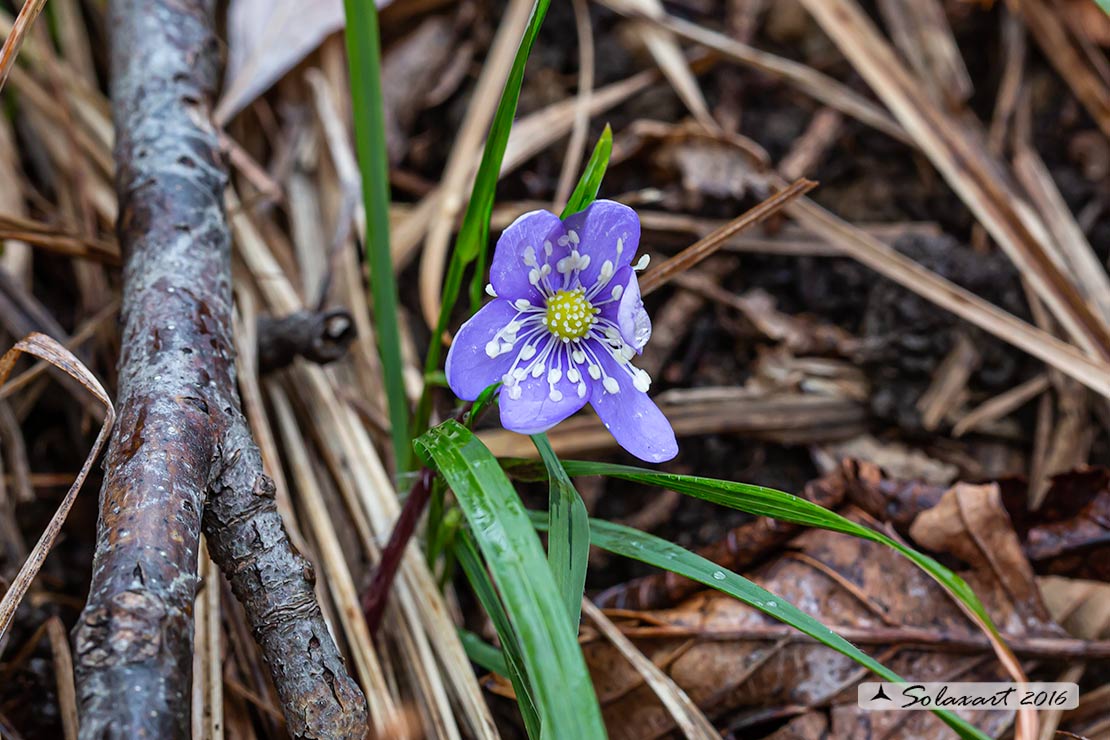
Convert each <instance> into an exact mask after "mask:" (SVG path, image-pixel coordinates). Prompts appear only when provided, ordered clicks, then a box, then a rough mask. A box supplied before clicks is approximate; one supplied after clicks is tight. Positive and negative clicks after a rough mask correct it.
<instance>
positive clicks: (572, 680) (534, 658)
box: [416, 420, 605, 740]
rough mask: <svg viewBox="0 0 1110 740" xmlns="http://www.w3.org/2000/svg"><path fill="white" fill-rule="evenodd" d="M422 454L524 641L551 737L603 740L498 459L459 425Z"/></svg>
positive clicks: (573, 641) (587, 683) (447, 428)
mask: <svg viewBox="0 0 1110 740" xmlns="http://www.w3.org/2000/svg"><path fill="white" fill-rule="evenodd" d="M416 446H417V447H418V449H419V450H420V452H421V453H422V456H423V457H425V458H426V459H430V460H432V461H433V463H434V465H435V467H436V468H437V469H438V470H439V473H440V474H441V475H442V476H443V477H444V479H445V480H446V481H447V483H448V485H449V486H450V487H451V490H453V491H454V493H455V498H456V500H457V501H458V503H459V507H460V508H461V509H462V510H463V513H464V514H465V515H466V519H467V521H468V522H469V524H470V527H471V532H472V534H473V537H474V540H475V541H476V542H477V545H478V547H479V548H480V549H481V551H482V555H483V556H485V560H486V563H487V565H488V566H489V570H490V573H491V575H492V576H493V582H494V583H495V584H496V585H497V590H498V592H499V593H500V595H501V599H502V601H503V603H504V605H505V611H506V613H507V614H508V619H509V622H510V624H511V625H512V628H513V631H514V632H515V634H516V635H517V637H518V639H519V641H520V651H521V657H522V660H523V662H524V668H525V671H526V673H527V676H528V679H529V685H530V686H531V688H532V695H533V697H534V699H535V701H536V709H537V710H538V712H539V715H540V720H541V726H542V728H543V732H544V735H545V737H551V738H575V740H587V739H588V738H604V737H605V726H604V724H603V723H602V720H601V709H600V707H599V706H598V703H597V697H596V696H595V695H594V690H593V683H592V682H591V680H590V674H589V672H588V671H587V670H586V662H585V660H584V659H583V657H582V651H581V649H580V648H579V646H578V639H577V638H578V635H577V632H576V631H575V630H572V629H570V625H569V624H568V622H567V617H566V608H565V607H564V605H563V602H562V599H561V598H560V596H559V591H558V589H557V588H556V586H555V580H554V578H553V577H552V574H551V569H550V568H549V567H548V565H547V560H546V557H545V556H544V552H543V547H542V546H541V544H540V540H539V537H538V536H537V535H536V532H535V530H534V529H533V528H532V525H531V522H530V521H529V519H528V516H527V515H526V514H525V513H524V507H523V506H522V505H521V503H520V498H519V497H518V496H517V493H516V491H515V490H514V489H513V486H512V484H511V483H510V482H509V479H508V478H507V477H506V476H505V473H504V471H502V470H501V466H500V465H499V464H498V462H497V459H496V458H495V457H494V456H493V454H492V453H491V452H490V451H489V450H488V449H486V447H485V445H483V444H482V443H481V442H480V441H479V440H478V438H477V437H475V436H474V435H473V434H472V433H471V432H470V431H469V430H468V429H466V427H464V426H463V425H462V424H459V423H458V422H456V421H454V420H448V421H445V422H444V423H442V424H440V425H439V426H437V427H435V428H434V429H431V430H429V431H428V432H427V433H425V434H424V435H422V436H420V437H419V438H418V439H417V440H416ZM460 564H461V563H460ZM465 567H466V566H465V565H464V568H465Z"/></svg>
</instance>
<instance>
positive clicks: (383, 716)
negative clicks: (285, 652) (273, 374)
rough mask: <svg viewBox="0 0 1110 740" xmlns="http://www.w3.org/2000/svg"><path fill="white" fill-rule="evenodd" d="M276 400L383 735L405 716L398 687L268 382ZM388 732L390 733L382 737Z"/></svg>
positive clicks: (303, 452)
mask: <svg viewBox="0 0 1110 740" xmlns="http://www.w3.org/2000/svg"><path fill="white" fill-rule="evenodd" d="M268 391H269V396H270V401H271V402H272V403H273V406H274V413H275V416H276V422H277V426H278V429H280V430H281V436H282V440H283V441H284V445H283V449H284V450H285V458H284V459H285V461H286V463H287V464H288V465H289V470H290V472H291V473H292V475H293V479H294V481H295V483H296V490H297V498H298V499H299V500H300V501H301V502H302V506H301V510H302V511H303V512H304V515H305V518H306V519H307V520H308V525H309V527H310V529H311V530H312V534H313V538H314V540H315V541H316V545H317V548H316V551H317V553H318V555H319V558H320V567H321V568H322V569H323V571H324V573H326V574H327V578H326V581H327V587H328V589H329V590H330V592H331V596H332V599H333V600H334V601H335V604H336V607H337V608H338V611H339V621H340V623H341V625H342V628H343V633H344V634H345V635H346V637H347V640H348V643H349V644H350V647H351V657H352V659H353V660H354V663H355V668H356V670H357V672H358V676H359V680H360V682H361V683H362V686H363V688H364V690H365V692H366V699H367V702H368V703H369V704H370V717H371V722H372V724H373V725H374V727H375V729H376V730H377V732H378V733H379V734H382V733H385V732H386V731H388V730H390V729H393V728H396V727H397V726H398V723H399V721H400V715H399V711H398V707H397V704H396V702H395V701H394V699H393V696H392V693H393V692H392V691H391V690H390V688H389V686H388V685H387V683H386V679H385V675H384V673H383V672H382V668H381V665H380V664H379V662H378V655H377V649H376V648H375V646H374V642H373V640H372V639H371V637H370V631H369V630H368V629H366V622H365V621H364V620H363V618H362V611H361V610H360V609H359V604H358V593H357V591H356V589H355V584H354V581H353V579H352V578H351V573H350V571H349V570H348V568H347V563H346V560H345V559H344V556H343V548H342V547H341V546H340V544H339V540H338V538H337V537H336V534H335V529H334V526H333V524H332V522H331V519H330V518H329V516H328V510H327V506H326V505H325V503H324V500H323V497H322V496H321V494H320V491H319V488H318V486H317V484H316V479H315V476H314V474H313V471H312V466H311V465H310V463H309V456H308V451H307V449H306V447H305V443H304V439H303V438H302V437H301V434H300V430H299V429H298V427H297V421H296V418H295V416H294V414H293V407H292V405H291V404H290V403H289V399H288V398H287V397H286V396H285V394H284V392H282V390H281V389H280V388H279V387H278V386H277V385H276V384H273V383H271V384H269V386H268ZM382 736H383V737H384V736H385V735H384V734H383V735H382Z"/></svg>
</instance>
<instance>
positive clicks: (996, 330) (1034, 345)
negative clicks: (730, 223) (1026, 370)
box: [787, 198, 1110, 398]
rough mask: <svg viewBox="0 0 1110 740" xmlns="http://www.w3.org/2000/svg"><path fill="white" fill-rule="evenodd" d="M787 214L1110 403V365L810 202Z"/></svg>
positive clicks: (792, 207)
mask: <svg viewBox="0 0 1110 740" xmlns="http://www.w3.org/2000/svg"><path fill="white" fill-rule="evenodd" d="M787 211H788V212H789V213H790V215H791V216H792V217H794V218H795V219H797V221H798V222H799V223H800V224H802V225H803V226H804V227H805V228H806V229H808V230H810V231H812V232H813V233H815V234H821V235H822V236H823V237H824V238H825V239H828V240H829V241H830V242H833V243H835V244H837V245H838V246H839V247H840V248H841V250H842V251H843V252H844V253H845V254H848V255H850V256H852V257H853V258H855V259H857V260H859V261H860V262H862V263H863V264H865V265H867V266H868V267H870V268H871V269H872V270H875V271H876V272H878V273H879V274H881V275H883V276H885V277H887V278H890V279H891V280H893V281H894V282H896V283H898V284H899V285H902V286H903V287H905V288H908V289H909V290H912V291H913V292H914V293H917V294H918V295H921V296H923V297H925V298H927V299H929V300H930V301H932V302H933V303H935V304H937V305H938V306H940V307H941V308H944V309H945V310H947V311H951V312H952V313H954V314H956V315H957V316H959V317H960V318H962V319H965V320H966V321H969V322H971V323H972V324H975V325H976V326H978V327H979V328H981V329H984V330H986V331H987V332H990V333H991V334H993V335H995V336H996V337H998V338H1000V339H1002V340H1003V341H1006V342H1008V343H1010V344H1012V345H1014V346H1015V347H1017V348H1019V349H1021V350H1022V351H1024V352H1028V353H1029V354H1031V355H1033V356H1034V357H1036V358H1037V359H1039V360H1041V361H1042V362H1044V363H1045V364H1048V365H1051V366H1052V367H1055V368H1057V369H1058V370H1060V371H1061V372H1062V373H1064V374H1066V375H1068V376H1070V377H1073V378H1075V379H1076V380H1078V381H1079V382H1081V383H1083V384H1084V385H1086V386H1087V387H1089V388H1091V389H1092V390H1094V391H1096V392H1098V393H1100V394H1102V395H1104V396H1107V397H1108V398H1110V363H1106V362H1104V361H1102V360H1096V359H1092V358H1090V357H1088V356H1087V355H1086V354H1084V353H1083V352H1081V351H1079V350H1078V349H1076V348H1075V347H1074V346H1072V345H1070V344H1067V343H1066V342H1063V341H1061V340H1059V339H1057V338H1056V337H1054V336H1052V335H1051V334H1049V333H1048V332H1046V331H1043V330H1041V329H1037V328H1035V327H1033V326H1030V325H1029V324H1027V323H1025V322H1024V321H1022V320H1020V319H1018V318H1016V317H1015V316H1014V315H1013V314H1010V313H1008V312H1006V311H1003V310H1002V309H1000V308H998V307H997V306H995V305H994V304H992V303H990V302H988V301H985V300H983V299H982V298H980V297H979V296H977V295H976V294H974V293H972V292H971V291H968V290H964V289H963V288H961V287H960V286H958V285H956V284H954V283H952V282H950V281H948V280H945V279H944V278H942V277H940V276H939V275H937V274H936V273H935V272H932V271H931V270H928V269H926V268H924V267H922V266H921V265H919V264H917V263H916V262H914V261H913V260H912V259H910V258H909V257H906V256H905V255H903V254H900V253H899V252H896V251H895V250H894V249H892V248H890V247H889V246H887V245H885V244H883V243H882V242H880V241H879V240H877V239H875V238H874V237H872V236H870V235H869V234H867V233H866V232H864V231H862V230H861V229H858V228H856V227H854V226H852V225H851V224H849V223H847V222H845V221H842V220H841V219H839V218H837V217H836V216H834V215H833V214H831V213H829V212H828V211H826V210H825V209H823V208H821V207H820V206H818V205H817V204H816V203H814V202H812V201H810V200H806V199H804V198H803V199H800V200H797V201H795V202H794V203H792V204H791V205H790V206H788V207H787Z"/></svg>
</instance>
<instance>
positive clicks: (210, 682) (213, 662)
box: [192, 538, 224, 740]
mask: <svg viewBox="0 0 1110 740" xmlns="http://www.w3.org/2000/svg"><path fill="white" fill-rule="evenodd" d="M201 542H202V547H201V550H200V558H199V561H198V563H197V578H198V580H199V587H198V589H197V599H196V607H195V609H196V631H195V637H194V640H193V646H194V652H193V726H192V733H193V740H223V737H224V677H223V670H222V668H223V659H222V653H223V650H222V643H223V630H222V629H221V626H220V625H221V619H220V617H221V612H220V572H219V570H217V569H216V566H215V565H214V564H213V563H212V560H211V559H210V558H209V557H208V550H207V547H204V546H203V544H204V542H203V538H202V540H201Z"/></svg>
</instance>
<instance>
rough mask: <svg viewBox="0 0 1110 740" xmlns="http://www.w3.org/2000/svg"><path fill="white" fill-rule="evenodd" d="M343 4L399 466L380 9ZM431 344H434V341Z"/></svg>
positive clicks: (400, 382) (404, 441) (400, 410)
mask: <svg viewBox="0 0 1110 740" xmlns="http://www.w3.org/2000/svg"><path fill="white" fill-rule="evenodd" d="M344 8H345V10H346V14H347V26H346V38H347V60H348V65H349V70H350V77H351V104H352V108H353V110H354V119H355V145H356V148H357V151H358V162H359V169H360V170H361V173H362V196H363V204H364V206H365V208H366V261H367V262H368V263H369V265H370V294H371V296H372V297H373V301H374V325H375V327H376V329H377V334H378V351H379V352H380V354H381V358H382V371H383V375H384V379H385V392H386V398H387V401H388V405H389V425H390V437H391V439H392V442H393V456H394V462H395V470H397V471H402V470H407V469H408V467H409V460H410V457H411V450H412V448H411V442H412V438H411V437H410V436H409V403H408V397H407V396H406V395H405V383H404V378H403V376H402V367H403V366H402V360H401V337H400V330H399V321H400V317H399V313H398V311H397V284H396V281H395V280H394V276H393V257H392V255H391V254H390V251H389V202H390V198H391V196H390V190H389V163H388V159H387V155H386V148H385V116H384V113H383V109H382V108H383V104H382V76H381V48H380V44H381V42H380V39H379V34H378V9H377V6H376V4H375V3H374V1H373V0H344ZM432 344H433V346H434V345H436V344H437V342H433V343H432Z"/></svg>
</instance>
